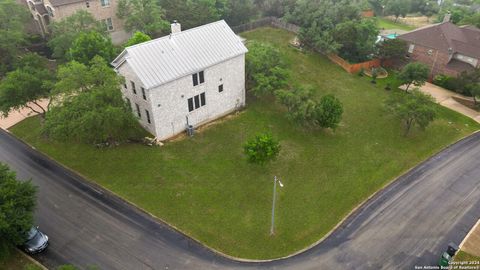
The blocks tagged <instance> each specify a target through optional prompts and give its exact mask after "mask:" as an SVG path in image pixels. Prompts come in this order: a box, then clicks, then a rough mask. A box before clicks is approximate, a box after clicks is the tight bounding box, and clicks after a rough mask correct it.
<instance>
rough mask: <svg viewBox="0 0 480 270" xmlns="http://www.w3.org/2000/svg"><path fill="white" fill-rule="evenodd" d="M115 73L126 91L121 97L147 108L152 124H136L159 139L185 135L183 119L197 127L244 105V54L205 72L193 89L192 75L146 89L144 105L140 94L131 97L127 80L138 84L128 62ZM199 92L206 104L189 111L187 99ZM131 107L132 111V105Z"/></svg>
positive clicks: (142, 121) (185, 123)
mask: <svg viewBox="0 0 480 270" xmlns="http://www.w3.org/2000/svg"><path fill="white" fill-rule="evenodd" d="M118 71H119V73H120V74H121V75H122V76H124V77H125V78H126V81H127V86H128V89H127V90H126V91H125V90H122V92H123V94H124V96H126V97H129V98H130V100H131V101H132V103H134V102H137V103H138V104H139V105H141V107H142V106H143V107H148V108H151V112H152V125H147V124H145V123H146V120H145V119H142V120H141V121H140V123H142V125H143V126H144V127H146V128H147V130H149V131H150V132H152V133H153V134H154V135H155V136H156V137H157V138H158V139H160V140H165V139H168V138H170V137H172V136H175V135H177V134H179V133H182V132H185V129H186V127H187V117H188V120H189V124H191V125H193V126H194V127H198V126H199V125H202V124H205V123H207V122H209V121H212V120H215V119H217V118H219V117H222V116H224V115H226V114H228V113H230V112H232V111H235V110H237V109H239V108H241V107H243V106H244V105H245V55H241V56H238V57H235V58H232V59H230V60H227V61H225V62H222V63H220V64H217V65H215V66H212V67H209V68H207V69H205V70H204V76H205V82H204V83H203V84H200V85H197V86H193V81H192V74H189V75H187V76H185V77H183V78H180V79H177V80H175V81H172V82H170V83H167V84H164V85H161V86H159V87H157V88H154V89H152V90H150V91H148V90H147V99H148V102H145V101H143V99H142V97H141V93H140V92H138V91H137V95H136V96H135V95H133V93H132V91H131V89H130V84H129V81H130V80H133V81H135V84H136V85H139V86H140V81H139V80H138V78H137V77H136V75H135V74H134V73H133V72H132V70H131V69H130V68H129V67H128V60H127V63H124V64H123V65H122V66H121V67H120V68H119V69H118ZM220 84H223V92H221V93H220V92H219V91H218V86H219V85H220ZM137 88H138V89H139V87H137ZM203 92H205V99H206V105H205V106H203V107H200V108H198V109H195V110H194V111H192V112H189V111H188V99H189V98H191V97H194V96H195V95H199V94H201V93H203ZM150 104H151V105H150ZM132 107H133V108H134V105H133V106H132ZM134 109H135V108H134ZM134 112H135V111H134ZM154 123H156V124H154ZM153 126H154V129H152V127H153Z"/></svg>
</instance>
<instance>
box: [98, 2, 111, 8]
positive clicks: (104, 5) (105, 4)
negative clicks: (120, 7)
mask: <svg viewBox="0 0 480 270" xmlns="http://www.w3.org/2000/svg"><path fill="white" fill-rule="evenodd" d="M100 3H101V4H102V7H108V6H110V0H100Z"/></svg>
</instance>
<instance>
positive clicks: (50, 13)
mask: <svg viewBox="0 0 480 270" xmlns="http://www.w3.org/2000/svg"><path fill="white" fill-rule="evenodd" d="M25 1H26V2H27V5H28V7H29V9H30V13H31V14H32V17H33V19H34V20H35V22H36V24H37V26H38V32H39V33H40V34H41V35H42V36H45V35H46V34H47V33H48V31H49V29H48V25H49V24H50V23H51V22H54V21H59V20H62V19H63V18H66V17H68V16H70V15H72V14H73V13H75V12H76V11H78V10H82V9H83V10H86V11H88V12H90V13H91V14H92V15H93V17H94V18H95V19H97V20H99V21H102V22H104V23H105V28H106V29H107V31H108V32H109V33H110V36H111V37H112V41H113V43H114V44H120V43H122V42H124V41H126V40H127V39H128V38H129V37H130V35H129V34H128V33H127V32H125V30H124V29H123V22H122V20H120V19H119V18H118V17H117V16H116V13H117V4H118V0H25Z"/></svg>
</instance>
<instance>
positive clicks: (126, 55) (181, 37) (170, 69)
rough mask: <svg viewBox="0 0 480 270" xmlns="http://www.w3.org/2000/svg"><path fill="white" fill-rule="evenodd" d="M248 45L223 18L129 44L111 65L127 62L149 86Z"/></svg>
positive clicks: (235, 53) (215, 61) (242, 50)
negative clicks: (132, 44) (135, 43)
mask: <svg viewBox="0 0 480 270" xmlns="http://www.w3.org/2000/svg"><path fill="white" fill-rule="evenodd" d="M247 51H248V50H247V48H246V47H245V46H244V45H243V43H242V41H241V40H240V38H239V37H238V36H237V35H235V33H234V32H233V31H232V29H230V27H229V26H228V25H227V23H226V22H225V21H223V20H221V21H218V22H214V23H210V24H206V25H203V26H199V27H196V28H192V29H189V30H186V31H182V32H179V33H174V34H171V35H169V36H165V37H161V38H158V39H154V40H151V41H147V42H144V43H141V44H138V45H134V46H131V47H127V48H126V49H125V50H124V51H123V52H122V53H121V54H120V55H119V56H118V57H117V58H116V59H115V60H113V62H112V65H113V66H114V67H115V68H116V69H117V68H119V67H120V66H121V65H122V64H123V63H124V62H127V63H128V64H129V65H130V67H131V68H132V70H133V71H134V72H135V74H136V75H137V76H138V78H139V79H140V80H141V82H142V84H143V85H144V86H145V88H147V89H150V88H153V87H156V86H159V85H162V84H165V83H167V82H170V81H173V80H175V79H178V78H181V77H184V76H186V75H189V74H193V73H195V72H197V71H201V70H203V69H205V68H207V67H210V66H213V65H215V64H218V63H220V62H223V61H225V60H228V59H231V58H233V57H236V56H239V55H241V54H245V53H246V52H247Z"/></svg>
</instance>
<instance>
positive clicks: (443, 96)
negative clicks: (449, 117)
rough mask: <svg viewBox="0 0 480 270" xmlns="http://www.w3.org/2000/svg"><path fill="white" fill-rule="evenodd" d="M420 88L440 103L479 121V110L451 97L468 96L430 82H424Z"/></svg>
mask: <svg viewBox="0 0 480 270" xmlns="http://www.w3.org/2000/svg"><path fill="white" fill-rule="evenodd" d="M420 90H421V91H422V92H424V93H427V94H430V95H431V96H432V97H433V98H434V99H435V100H436V101H437V103H439V104H440V105H442V106H444V107H447V108H449V109H451V110H454V111H456V112H459V113H461V114H463V115H465V116H468V117H470V118H472V119H473V120H475V121H477V122H479V123H480V112H477V111H475V110H472V109H470V108H468V107H467V106H465V105H463V104H461V103H459V102H457V101H456V100H455V99H453V97H459V98H463V99H468V97H465V96H463V95H460V94H457V93H455V92H452V91H448V90H446V89H444V88H441V87H439V86H436V85H434V84H431V83H426V84H425V85H424V86H422V87H421V88H420Z"/></svg>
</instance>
